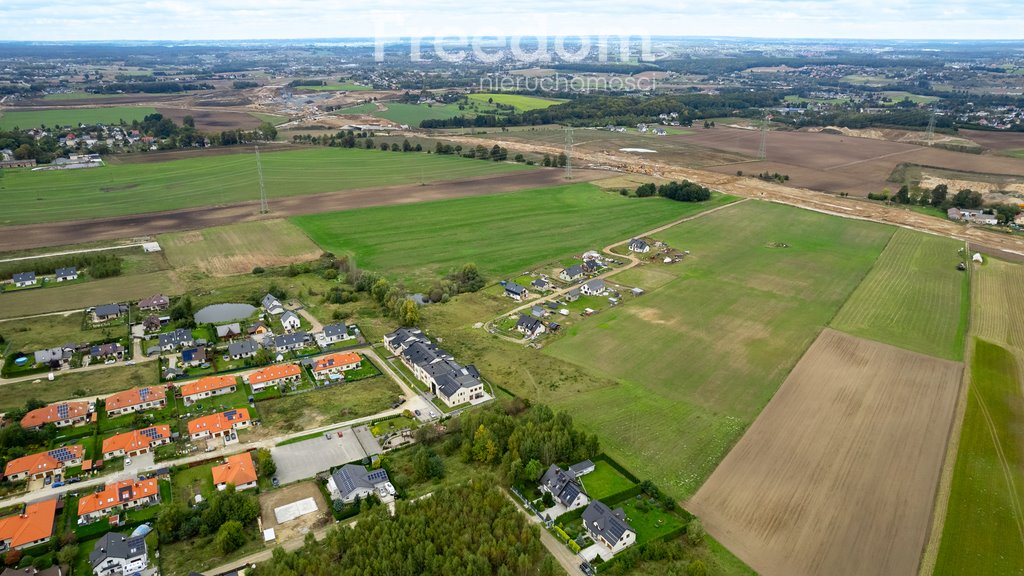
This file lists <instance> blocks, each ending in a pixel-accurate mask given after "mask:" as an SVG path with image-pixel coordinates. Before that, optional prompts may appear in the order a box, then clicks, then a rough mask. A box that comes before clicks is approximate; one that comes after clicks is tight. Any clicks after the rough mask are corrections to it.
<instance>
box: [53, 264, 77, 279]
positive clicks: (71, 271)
mask: <svg viewBox="0 0 1024 576" xmlns="http://www.w3.org/2000/svg"><path fill="white" fill-rule="evenodd" d="M77 274H78V270H76V269H75V267H74V266H68V267H66V268H57V270H56V271H55V272H54V275H55V276H57V278H67V277H68V276H75V275H77Z"/></svg>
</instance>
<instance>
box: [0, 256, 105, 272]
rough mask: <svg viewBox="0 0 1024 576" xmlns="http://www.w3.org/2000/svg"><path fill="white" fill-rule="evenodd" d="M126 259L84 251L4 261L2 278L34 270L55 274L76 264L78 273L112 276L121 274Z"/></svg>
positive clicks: (0, 270) (1, 267) (0, 265)
mask: <svg viewBox="0 0 1024 576" xmlns="http://www.w3.org/2000/svg"><path fill="white" fill-rule="evenodd" d="M123 263H124V259H123V258H121V257H120V256H118V255H117V254H111V253H109V252H83V253H81V254H66V255H64V256H52V257H49V258H40V259H36V260H31V261H29V262H17V261H16V262H3V263H0V278H9V277H10V276H11V275H13V274H15V273H18V272H28V271H30V270H31V271H33V272H35V273H36V274H40V275H42V274H53V273H54V272H56V271H57V268H67V267H69V266H74V267H75V268H76V269H77V270H78V273H79V274H81V273H82V271H83V270H88V272H89V276H90V277H92V278H110V277H112V276H120V275H121V266H122V265H123Z"/></svg>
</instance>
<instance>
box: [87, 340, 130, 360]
mask: <svg viewBox="0 0 1024 576" xmlns="http://www.w3.org/2000/svg"><path fill="white" fill-rule="evenodd" d="M89 356H92V359H93V360H94V361H95V360H101V359H106V358H113V359H115V360H120V359H121V358H122V357H124V346H122V345H120V344H118V343H117V342H111V343H108V344H99V345H97V346H93V347H91V348H89Z"/></svg>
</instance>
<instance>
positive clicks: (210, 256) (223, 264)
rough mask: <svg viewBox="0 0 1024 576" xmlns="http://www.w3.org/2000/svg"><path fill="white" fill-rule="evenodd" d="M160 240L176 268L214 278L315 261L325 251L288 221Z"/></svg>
mask: <svg viewBox="0 0 1024 576" xmlns="http://www.w3.org/2000/svg"><path fill="white" fill-rule="evenodd" d="M269 239H273V241H268V240H269ZM157 240H158V241H159V242H160V245H161V246H163V249H164V251H165V253H166V254H167V259H168V260H169V261H170V263H171V265H172V266H174V267H175V268H178V269H188V270H199V271H201V272H205V273H206V274H209V275H211V276H232V275H235V274H247V273H249V272H251V271H252V269H253V268H255V267H257V266H260V267H263V268H270V267H275V266H284V265H286V264H290V263H292V262H303V261H307V260H313V259H314V258H316V257H317V256H319V255H320V253H321V252H322V251H321V250H320V248H319V247H317V245H316V244H314V243H313V241H312V240H310V239H309V238H308V237H307V236H306V234H305V233H303V232H302V230H300V229H299V228H298V227H296V226H295V225H294V224H292V223H291V222H289V221H287V220H258V221H255V222H241V223H238V224H230V225H228V226H218V227H215V228H204V229H202V230H193V231H191V232H177V233H173V234H163V235H160V236H158V237H157Z"/></svg>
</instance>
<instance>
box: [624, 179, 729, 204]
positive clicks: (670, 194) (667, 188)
mask: <svg viewBox="0 0 1024 576" xmlns="http://www.w3.org/2000/svg"><path fill="white" fill-rule="evenodd" d="M635 193H636V196H637V197H638V198H649V197H651V196H654V195H655V194H657V195H658V196H661V197H662V198H668V199H669V200H676V201H678V202H703V201H705V200H710V199H711V189H710V188H708V187H706V186H701V185H700V184H697V183H695V182H690V181H689V180H683V181H682V182H675V181H673V182H667V183H665V184H662V185H660V186H656V185H655V184H654V183H653V182H647V183H646V184H641V185H640V186H637V188H636V192H635Z"/></svg>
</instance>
